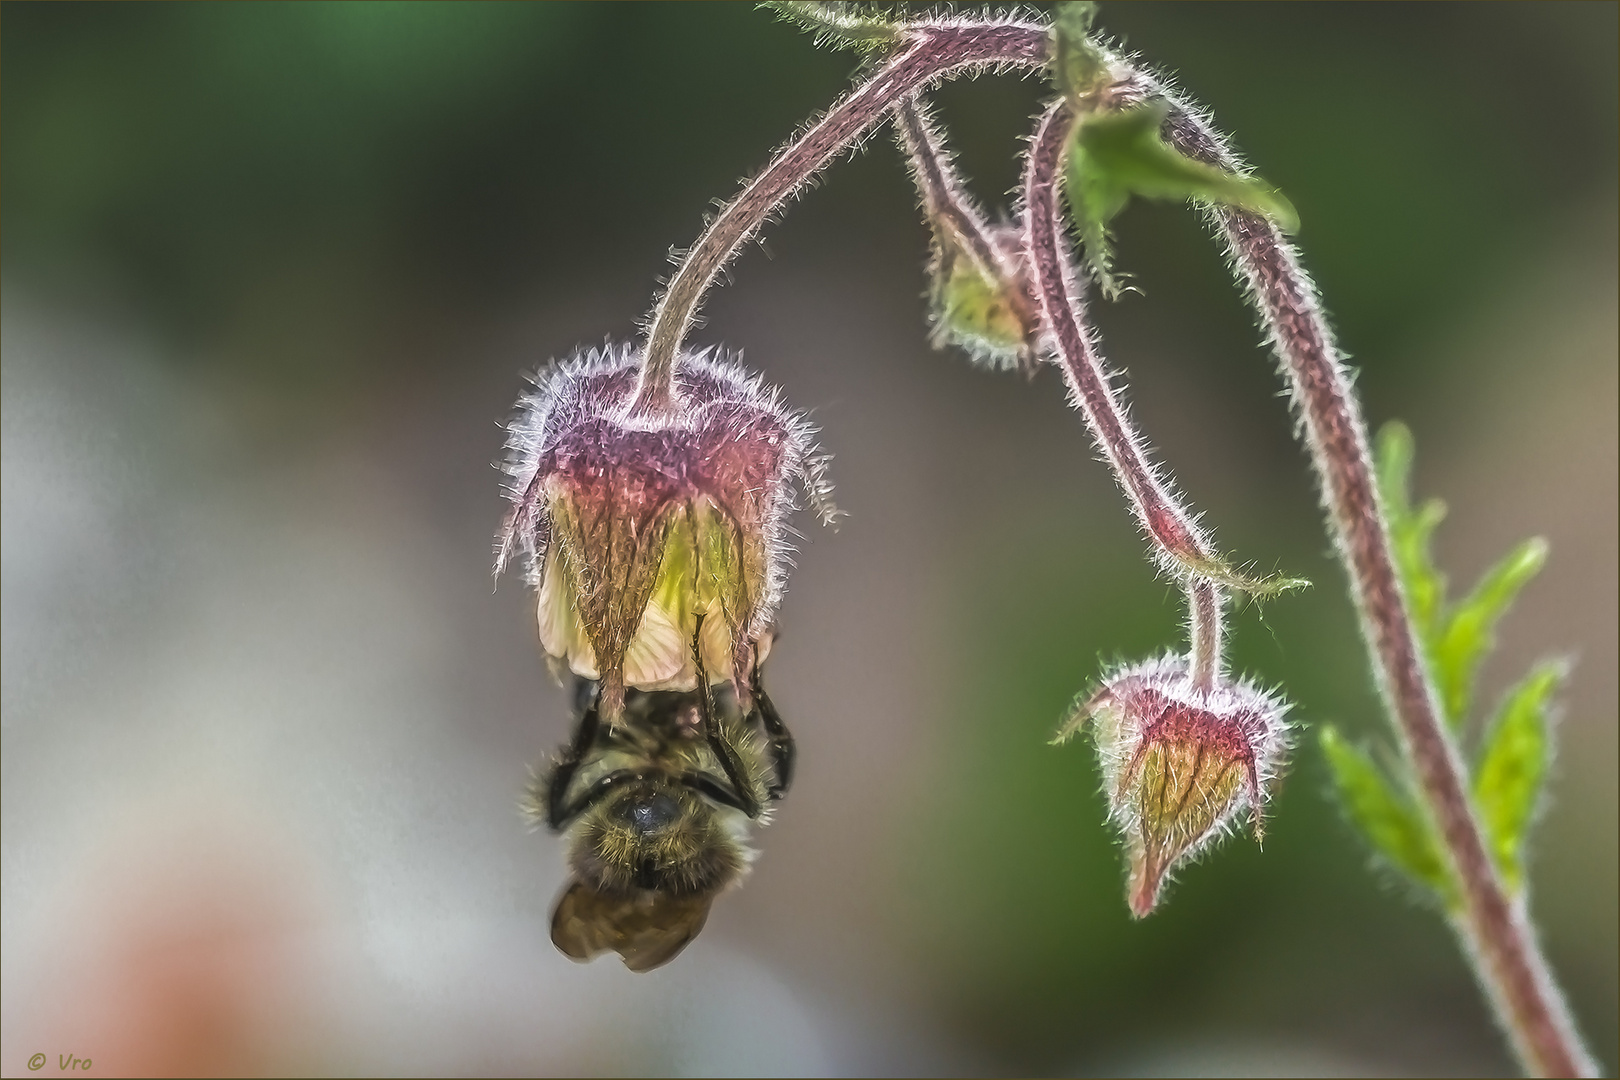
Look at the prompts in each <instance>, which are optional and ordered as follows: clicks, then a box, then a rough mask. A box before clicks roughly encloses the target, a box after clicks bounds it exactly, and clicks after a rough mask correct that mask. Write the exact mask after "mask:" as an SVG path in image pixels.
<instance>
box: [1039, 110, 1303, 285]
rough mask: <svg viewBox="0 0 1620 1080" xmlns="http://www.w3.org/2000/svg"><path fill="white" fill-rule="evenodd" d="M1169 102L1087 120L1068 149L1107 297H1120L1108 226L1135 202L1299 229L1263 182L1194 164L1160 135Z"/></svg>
mask: <svg viewBox="0 0 1620 1080" xmlns="http://www.w3.org/2000/svg"><path fill="white" fill-rule="evenodd" d="M1169 113H1170V105H1169V103H1168V102H1166V101H1162V100H1161V101H1151V102H1148V103H1146V104H1143V105H1137V106H1135V107H1133V108H1130V109H1125V110H1122V111H1120V112H1110V113H1094V114H1091V115H1082V116H1081V118H1080V122H1079V124H1078V125H1077V126H1076V130H1075V134H1074V142H1073V144H1072V145H1071V147H1070V150H1069V159H1068V177H1067V191H1068V197H1069V212H1070V213H1071V214H1072V215H1073V217H1074V219H1075V221H1076V222H1077V223H1078V224H1079V227H1080V235H1081V239H1082V241H1083V242H1084V243H1085V247H1086V255H1087V258H1088V259H1089V260H1090V261H1091V265H1092V269H1093V271H1094V272H1095V273H1096V275H1097V279H1098V281H1099V282H1100V283H1101V284H1102V287H1103V289H1104V291H1105V292H1107V293H1108V294H1109V295H1115V294H1117V293H1118V287H1117V286H1116V285H1115V284H1114V283H1113V280H1112V278H1111V277H1110V274H1109V265H1110V262H1111V260H1112V256H1111V253H1110V252H1109V250H1108V232H1107V227H1108V223H1109V222H1110V221H1112V220H1113V219H1114V217H1115V216H1116V215H1118V214H1119V212H1120V211H1121V210H1123V209H1124V208H1125V205H1126V204H1127V203H1128V202H1129V201H1130V199H1131V196H1132V195H1140V196H1141V197H1143V198H1147V199H1196V200H1200V201H1203V202H1212V203H1220V204H1223V205H1226V206H1236V207H1238V208H1240V209H1243V210H1248V211H1250V212H1252V213H1257V214H1264V215H1266V216H1267V217H1269V218H1271V219H1272V220H1273V221H1275V222H1276V223H1277V224H1278V225H1279V226H1280V227H1281V228H1283V229H1284V230H1286V231H1290V232H1292V231H1293V230H1295V229H1297V228H1298V227H1299V219H1298V216H1297V215H1296V214H1295V213H1294V207H1293V205H1292V204H1291V203H1289V201H1288V200H1287V199H1285V198H1283V196H1282V194H1281V193H1280V192H1278V191H1276V190H1274V189H1272V188H1270V187H1268V186H1267V185H1265V184H1264V183H1262V182H1261V181H1260V180H1258V179H1256V178H1254V177H1251V176H1242V175H1239V174H1237V173H1231V172H1227V171H1225V170H1224V169H1219V168H1216V167H1215V166H1213V165H1206V164H1204V163H1203V162H1201V161H1194V160H1193V159H1192V158H1190V157H1187V156H1186V155H1185V154H1182V153H1181V152H1180V151H1178V150H1176V149H1175V148H1174V147H1172V146H1170V144H1168V143H1166V142H1165V141H1164V139H1163V137H1162V136H1161V135H1160V129H1161V128H1162V127H1163V125H1164V120H1165V117H1166V116H1168V115H1169Z"/></svg>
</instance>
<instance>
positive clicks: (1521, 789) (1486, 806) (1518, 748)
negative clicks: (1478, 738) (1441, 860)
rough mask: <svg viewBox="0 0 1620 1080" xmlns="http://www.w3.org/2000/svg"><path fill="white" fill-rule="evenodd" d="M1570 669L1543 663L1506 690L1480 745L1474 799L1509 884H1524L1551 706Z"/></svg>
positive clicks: (1546, 757) (1543, 771)
mask: <svg viewBox="0 0 1620 1080" xmlns="http://www.w3.org/2000/svg"><path fill="white" fill-rule="evenodd" d="M1567 673H1568V672H1567V669H1566V667H1565V666H1564V665H1563V664H1562V663H1558V662H1556V661H1550V662H1547V663H1543V664H1540V665H1538V666H1537V667H1536V669H1535V670H1534V671H1532V672H1531V673H1530V674H1529V675H1528V676H1527V677H1526V678H1525V679H1524V681H1523V682H1521V683H1519V684H1518V685H1517V686H1515V687H1514V688H1513V689H1512V690H1510V691H1509V692H1508V694H1507V697H1506V698H1505V699H1504V700H1503V702H1502V707H1501V709H1500V710H1499V711H1498V712H1497V714H1496V719H1495V720H1494V721H1493V722H1492V723H1491V726H1490V728H1489V729H1488V730H1487V732H1486V735H1485V741H1484V743H1483V745H1482V746H1481V747H1480V754H1479V765H1478V767H1477V768H1476V769H1475V771H1474V802H1475V805H1476V806H1477V807H1478V808H1479V814H1480V817H1481V818H1482V819H1483V822H1484V825H1485V835H1486V838H1487V840H1488V842H1489V843H1490V846H1491V853H1492V854H1493V855H1494V856H1495V857H1496V864H1497V866H1498V867H1499V868H1500V869H1501V871H1502V877H1503V879H1504V880H1505V881H1506V882H1507V886H1508V888H1509V889H1512V890H1513V891H1515V892H1517V891H1518V890H1519V889H1522V888H1523V887H1524V848H1525V840H1526V838H1527V837H1528V835H1529V832H1530V825H1531V823H1532V821H1534V819H1535V814H1536V803H1537V802H1538V801H1539V799H1540V797H1541V785H1542V781H1543V780H1544V779H1545V778H1546V774H1547V763H1548V761H1549V760H1550V759H1551V757H1552V736H1551V732H1550V730H1549V726H1548V717H1547V713H1548V709H1549V706H1550V704H1551V701H1552V696H1553V694H1554V692H1556V691H1557V689H1558V687H1559V684H1560V683H1562V682H1563V680H1564V676H1565V675H1566V674H1567Z"/></svg>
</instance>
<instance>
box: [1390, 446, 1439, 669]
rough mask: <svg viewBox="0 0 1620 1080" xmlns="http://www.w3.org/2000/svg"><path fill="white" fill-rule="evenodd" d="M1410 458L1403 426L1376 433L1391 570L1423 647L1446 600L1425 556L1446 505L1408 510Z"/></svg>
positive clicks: (1411, 453) (1411, 452) (1436, 573)
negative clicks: (1397, 581) (1403, 596)
mask: <svg viewBox="0 0 1620 1080" xmlns="http://www.w3.org/2000/svg"><path fill="white" fill-rule="evenodd" d="M1413 456H1414V448H1413V443H1412V432H1411V431H1410V430H1409V429H1408V428H1407V426H1406V425H1405V424H1403V423H1401V422H1400V421H1398V420H1392V421H1390V422H1389V423H1387V424H1385V425H1384V427H1383V429H1382V430H1380V431H1379V433H1378V439H1377V443H1376V447H1375V451H1374V457H1375V459H1376V461H1377V469H1378V493H1379V495H1380V496H1381V497H1382V499H1383V503H1384V516H1385V517H1386V518H1387V520H1388V522H1389V539H1390V546H1391V548H1392V551H1391V554H1392V555H1393V556H1394V559H1395V571H1396V573H1397V574H1399V575H1400V578H1401V586H1402V588H1403V589H1405V591H1406V603H1407V606H1408V608H1409V609H1410V612H1411V615H1412V620H1413V621H1414V622H1415V623H1416V624H1417V630H1418V633H1419V635H1420V636H1421V637H1422V638H1423V640H1424V642H1425V643H1427V642H1428V641H1430V640H1432V639H1433V637H1434V635H1435V632H1436V628H1437V627H1438V625H1439V623H1440V609H1441V606H1442V605H1443V604H1444V602H1445V596H1446V579H1445V575H1443V574H1441V573H1440V571H1439V570H1438V569H1436V567H1435V565H1434V558H1433V556H1432V555H1431V554H1430V551H1429V545H1430V542H1431V540H1432V538H1433V536H1434V530H1435V527H1436V526H1437V525H1439V524H1440V522H1441V521H1442V520H1444V519H1445V516H1446V506H1445V504H1444V503H1442V502H1441V501H1440V500H1438V499H1431V500H1430V501H1428V502H1426V503H1424V504H1423V505H1422V506H1421V507H1418V508H1416V509H1414V508H1413V506H1412V497H1411V490H1412V488H1411V485H1412V459H1413Z"/></svg>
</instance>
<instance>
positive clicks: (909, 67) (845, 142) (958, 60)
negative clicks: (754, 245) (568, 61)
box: [631, 19, 1050, 416]
mask: <svg viewBox="0 0 1620 1080" xmlns="http://www.w3.org/2000/svg"><path fill="white" fill-rule="evenodd" d="M901 41H902V42H903V44H902V45H901V46H900V47H899V49H898V51H897V52H895V53H894V55H893V56H892V57H890V58H889V59H888V60H885V61H884V62H883V63H882V64H881V65H880V66H879V67H878V68H877V70H876V71H874V72H872V74H871V75H870V76H869V77H868V78H867V79H866V80H865V81H864V82H862V83H861V84H860V85H859V86H857V87H856V88H855V89H854V90H853V91H851V92H850V93H849V94H848V95H846V96H845V97H844V98H843V100H841V101H839V102H838V103H837V104H835V105H834V106H833V107H832V108H830V109H828V110H827V112H826V114H825V115H824V116H822V118H821V119H820V120H818V121H816V122H815V123H814V124H812V125H811V126H810V127H809V128H807V129H806V130H805V132H804V133H803V134H802V135H800V136H799V137H798V138H796V139H794V140H793V141H792V142H790V143H789V144H788V145H787V146H786V147H784V148H783V149H782V150H781V151H780V152H779V153H778V154H777V155H776V158H775V159H774V160H773V161H772V162H771V163H770V164H769V165H767V166H766V167H765V170H764V171H763V172H761V173H760V174H759V175H758V176H756V177H755V178H754V179H753V180H751V181H749V182H748V184H747V185H746V186H745V187H744V188H743V190H742V193H741V194H739V195H738V196H737V197H736V198H735V199H733V200H732V201H731V202H729V203H727V204H726V206H725V208H724V209H722V210H721V211H720V212H719V213H718V214H717V215H715V218H714V220H713V221H711V222H710V223H709V227H708V228H707V229H705V230H704V231H703V235H702V236H701V237H699V238H698V241H697V243H696V244H694V245H693V246H692V248H691V250H690V251H688V252H687V253H686V257H685V258H684V259H682V261H681V265H680V267H679V268H678V269H677V270H676V271H675V276H674V277H673V278H671V279H670V282H669V287H668V288H667V289H665V290H664V295H663V296H662V297H661V298H660V299H659V301H658V306H657V308H655V309H654V311H653V314H652V321H651V324H650V326H649V327H648V330H647V348H646V354H645V359H644V360H643V362H642V368H641V381H640V383H639V385H638V386H637V388H636V396H635V400H634V403H633V404H632V406H631V411H632V414H633V415H638V416H656V415H662V414H664V413H667V412H668V411H669V410H670V408H671V406H672V404H673V402H674V400H675V394H676V389H675V358H676V355H677V354H678V353H679V351H680V346H681V343H682V341H683V340H684V339H685V337H686V332H687V331H688V330H689V329H690V328H691V325H692V318H693V316H694V315H695V314H696V312H697V308H698V304H699V303H700V302H701V301H702V299H703V294H704V293H705V292H707V291H708V288H709V286H710V285H711V284H712V283H713V282H714V279H715V276H716V275H717V274H719V272H720V270H721V268H722V267H724V266H725V264H726V263H727V262H729V261H730V260H731V257H732V256H733V255H734V254H735V253H736V252H737V249H738V248H740V247H741V246H742V245H743V243H744V242H745V241H747V240H748V238H749V237H751V236H753V235H754V232H755V231H756V230H757V229H758V228H759V226H760V225H761V224H762V223H763V222H764V221H765V219H766V218H767V217H769V216H770V214H771V213H772V212H773V211H775V210H777V209H778V208H780V207H781V206H782V204H783V203H785V202H787V201H788V200H789V199H791V198H792V197H793V196H794V195H795V194H796V193H797V192H798V191H799V190H800V189H802V188H803V187H804V185H805V183H806V181H808V180H809V179H810V178H811V177H812V176H814V175H815V174H816V173H817V172H819V171H820V170H821V169H822V168H823V167H824V166H825V165H826V164H827V163H828V162H830V161H831V160H832V159H833V158H834V157H835V156H837V155H838V153H839V152H840V151H843V150H845V149H848V148H849V147H850V146H853V145H854V144H856V143H857V142H859V141H860V139H861V138H862V137H863V136H864V135H866V134H867V133H868V132H869V131H871V130H872V129H873V128H874V127H876V126H877V125H878V124H879V123H880V122H881V121H882V120H883V118H884V117H885V116H886V115H887V114H888V112H889V110H890V108H892V107H893V106H894V104H895V103H896V102H897V101H900V100H902V99H904V98H905V97H907V96H908V95H910V94H913V93H915V92H917V91H918V90H921V89H924V88H925V87H927V86H929V85H931V84H932V83H934V82H937V81H939V80H940V79H943V78H947V77H949V76H952V75H958V74H961V73H962V72H964V71H968V70H971V69H978V68H986V67H997V66H1004V65H1016V66H1020V67H1039V66H1041V65H1043V64H1045V63H1046V57H1047V50H1048V47H1049V43H1050V31H1048V29H1047V28H1046V27H1044V26H1037V25H1035V24H1032V23H1023V22H1016V21H1012V20H1007V21H969V20H962V19H946V20H940V21H938V22H921V23H915V24H911V25H908V26H906V27H905V29H904V31H903V34H902V37H901Z"/></svg>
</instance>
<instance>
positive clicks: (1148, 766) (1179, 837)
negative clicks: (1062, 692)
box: [1059, 656, 1288, 918]
mask: <svg viewBox="0 0 1620 1080" xmlns="http://www.w3.org/2000/svg"><path fill="white" fill-rule="evenodd" d="M1286 712H1287V706H1286V705H1285V704H1284V703H1283V702H1282V701H1280V700H1279V699H1277V698H1275V697H1273V696H1271V695H1269V694H1267V693H1265V692H1263V691H1261V690H1259V689H1257V688H1256V687H1254V686H1251V685H1249V684H1247V683H1232V682H1225V681H1223V682H1220V683H1217V684H1216V686H1215V687H1214V688H1213V689H1211V690H1209V691H1207V692H1206V691H1200V690H1197V689H1195V688H1194V687H1193V684H1192V681H1191V679H1190V678H1189V677H1188V670H1187V661H1186V658H1184V657H1180V656H1166V657H1162V658H1160V659H1157V660H1150V661H1148V662H1147V663H1144V664H1136V665H1131V666H1128V667H1125V668H1122V669H1120V670H1118V671H1116V672H1115V673H1114V674H1112V675H1111V676H1109V677H1108V678H1107V679H1106V680H1105V681H1104V683H1103V685H1102V687H1101V688H1100V689H1099V690H1098V691H1097V692H1096V693H1095V694H1094V695H1092V697H1091V699H1090V700H1089V701H1088V702H1086V704H1085V705H1084V706H1082V708H1081V710H1080V711H1079V712H1078V713H1077V714H1076V716H1075V717H1074V718H1073V719H1071V720H1070V722H1069V723H1068V724H1066V725H1065V727H1064V730H1063V731H1061V732H1060V733H1059V737H1060V738H1065V737H1067V736H1068V735H1071V734H1073V733H1074V731H1076V730H1078V728H1079V727H1080V725H1081V724H1083V723H1084V722H1085V720H1086V718H1087V717H1090V718H1092V719H1093V720H1094V726H1093V732H1094V738H1095V739H1096V742H1097V753H1098V757H1099V758H1100V759H1101V761H1102V771H1103V781H1104V784H1105V787H1106V790H1107V792H1108V803H1109V817H1110V818H1111V819H1112V820H1113V822H1114V823H1115V825H1117V826H1118V827H1119V829H1120V831H1121V832H1122V833H1123V834H1124V837H1125V844H1126V856H1127V858H1128V860H1129V863H1130V867H1129V884H1128V894H1129V895H1128V899H1129V902H1130V906H1131V912H1132V913H1133V914H1134V915H1136V917H1137V918H1141V917H1143V916H1145V915H1147V914H1148V913H1149V912H1151V911H1152V910H1153V908H1154V907H1155V905H1157V903H1158V900H1159V893H1160V889H1161V887H1162V886H1163V884H1164V882H1165V881H1166V880H1167V878H1168V876H1169V874H1170V873H1171V871H1173V870H1174V869H1175V868H1176V867H1177V866H1179V865H1181V864H1182V863H1184V862H1186V861H1187V860H1189V859H1191V858H1193V857H1194V856H1196V855H1197V854H1198V853H1199V852H1200V851H1201V850H1202V849H1203V848H1204V847H1205V846H1206V845H1208V844H1209V843H1210V842H1211V841H1213V840H1215V839H1217V838H1219V837H1220V836H1222V835H1224V834H1225V833H1227V832H1229V831H1231V830H1232V828H1233V827H1234V823H1235V822H1236V820H1237V818H1238V816H1239V815H1240V814H1241V813H1242V812H1243V811H1244V810H1245V809H1247V810H1248V811H1249V819H1250V821H1251V822H1252V823H1253V827H1254V835H1255V839H1256V840H1259V839H1260V838H1261V836H1262V832H1263V821H1262V806H1263V804H1264V802H1265V799H1266V798H1267V797H1268V796H1267V788H1268V787H1269V785H1270V784H1271V782H1272V781H1273V780H1274V779H1275V778H1276V776H1277V774H1278V771H1279V770H1280V768H1281V766H1282V760H1283V757H1284V755H1285V754H1286V752H1287V749H1288V725H1287V724H1286V722H1285V721H1284V719H1283V716H1284V714H1285V713H1286Z"/></svg>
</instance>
